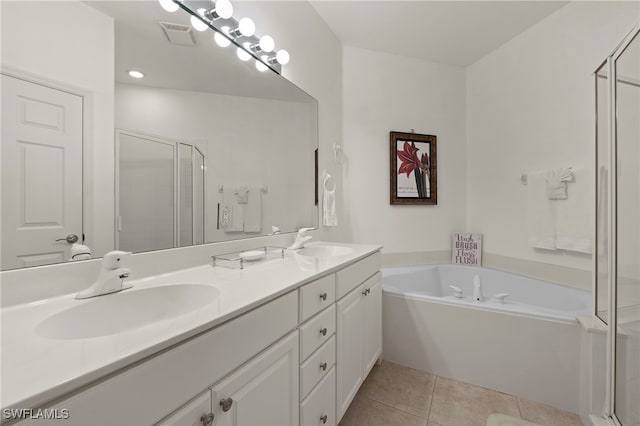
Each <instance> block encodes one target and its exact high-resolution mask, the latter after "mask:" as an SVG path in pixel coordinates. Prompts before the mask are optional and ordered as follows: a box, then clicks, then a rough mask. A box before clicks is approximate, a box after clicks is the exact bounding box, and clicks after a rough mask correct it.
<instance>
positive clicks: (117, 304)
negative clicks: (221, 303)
mask: <svg viewBox="0 0 640 426" xmlns="http://www.w3.org/2000/svg"><path fill="white" fill-rule="evenodd" d="M219 295H220V291H219V290H218V289H217V288H215V287H211V286H208V285H204V284H171V285H165V286H161V287H149V288H145V289H140V290H138V289H136V288H135V287H134V288H133V289H131V290H125V291H122V292H120V293H115V294H108V295H104V296H98V297H96V298H93V299H91V300H88V301H77V303H78V305H76V306H74V307H72V308H69V309H65V310H64V311H61V312H58V313H57V314H55V315H52V316H50V317H48V318H46V319H44V320H43V321H42V322H40V323H39V324H38V325H37V326H36V329H35V331H36V333H37V334H38V335H40V336H42V337H48V338H52V339H63V340H68V339H86V338H90V337H100V336H108V335H111V334H116V333H120V332H123V331H128V330H132V329H135V328H139V327H142V326H145V325H148V324H152V323H154V322H157V321H161V320H165V319H169V318H175V317H178V316H180V315H184V314H186V313H189V312H193V311H194V310H197V309H199V308H202V307H204V306H207V305H209V304H211V303H212V302H214V301H215V300H216V299H217V298H218V297H219Z"/></svg>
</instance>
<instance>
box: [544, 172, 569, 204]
mask: <svg viewBox="0 0 640 426" xmlns="http://www.w3.org/2000/svg"><path fill="white" fill-rule="evenodd" d="M546 179H547V196H548V197H549V199H550V200H566V199H567V182H570V181H571V180H572V179H573V174H572V173H571V168H570V167H559V168H557V169H551V170H549V171H548V172H547V173H546Z"/></svg>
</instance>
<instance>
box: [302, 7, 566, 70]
mask: <svg viewBox="0 0 640 426" xmlns="http://www.w3.org/2000/svg"><path fill="white" fill-rule="evenodd" d="M567 3H568V2H566V1H540V0H538V1H367V0H364V1H352V0H351V1H331V0H313V1H312V2H311V4H312V5H313V7H314V8H315V9H316V11H317V12H318V13H319V14H320V16H321V17H322V18H323V19H324V20H325V22H326V23H327V24H328V25H329V27H330V28H331V29H332V30H333V32H334V33H335V34H336V36H337V37H338V38H339V39H340V40H341V41H342V43H343V44H344V45H346V46H354V47H361V48H364V49H371V50H378V51H382V52H388V53H394V54H398V55H403V56H411V57H416V58H421V59H426V60H429V61H433V62H440V63H444V64H451V65H461V66H466V65H469V64H472V63H473V62H475V61H477V60H478V59H480V58H481V57H483V56H484V55H486V54H488V53H489V52H491V51H492V50H495V49H496V48H497V47H499V46H500V45H502V44H504V43H505V42H507V41H508V40H510V39H512V38H513V37H515V36H516V35H518V34H519V33H521V32H523V31H524V30H526V29H527V28H529V27H530V26H532V25H533V24H535V23H536V22H538V21H540V20H542V19H543V18H545V17H546V16H548V15H550V14H551V13H553V12H554V11H556V10H557V9H559V8H560V7H562V6H564V5H565V4H567Z"/></svg>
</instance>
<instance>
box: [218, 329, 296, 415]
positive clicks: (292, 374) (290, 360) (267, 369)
mask: <svg viewBox="0 0 640 426" xmlns="http://www.w3.org/2000/svg"><path fill="white" fill-rule="evenodd" d="M212 362H215V360H212ZM298 369H299V365H298V332H297V331H295V332H293V333H291V334H289V336H288V337H285V338H284V339H282V340H280V342H278V343H276V344H275V345H274V346H273V347H271V348H269V349H267V350H266V351H265V352H263V353H262V354H260V355H258V356H257V357H256V358H254V359H253V360H252V361H249V363H248V364H247V365H245V366H244V367H241V368H240V369H239V370H237V371H236V372H235V373H232V374H231V376H229V377H228V378H226V379H224V380H223V381H222V382H220V383H219V384H217V385H215V386H214V387H213V388H212V390H213V408H214V414H215V418H216V425H218V426H230V425H233V426H236V425H243V426H256V425H261V426H267V425H273V426H283V425H296V424H298V422H299V418H298V412H299V405H298V398H299V394H298Z"/></svg>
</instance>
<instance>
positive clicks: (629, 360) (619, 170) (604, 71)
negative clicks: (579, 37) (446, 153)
mask: <svg viewBox="0 0 640 426" xmlns="http://www.w3.org/2000/svg"><path fill="white" fill-rule="evenodd" d="M595 85H596V88H595V89H596V116H597V119H596V170H597V173H596V176H597V178H596V179H597V181H596V252H595V253H596V255H595V256H594V263H595V265H594V267H595V271H596V272H595V275H594V276H595V293H594V294H595V297H594V299H595V314H596V316H597V317H598V318H599V319H600V320H601V321H603V322H604V323H605V324H606V325H607V330H608V332H607V375H606V377H607V382H606V402H605V413H604V414H605V416H606V417H609V418H610V419H611V420H612V421H613V422H614V423H616V424H619V425H624V426H628V425H639V424H640V213H639V212H640V27H636V28H635V29H634V30H633V31H632V32H631V33H629V34H628V35H627V37H625V39H624V40H623V41H622V43H620V45H619V46H618V47H617V48H616V49H615V50H614V52H613V53H612V54H611V55H610V56H609V57H607V58H606V60H605V61H604V62H603V63H602V64H601V65H600V67H599V68H598V69H597V71H596V72H595Z"/></svg>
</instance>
